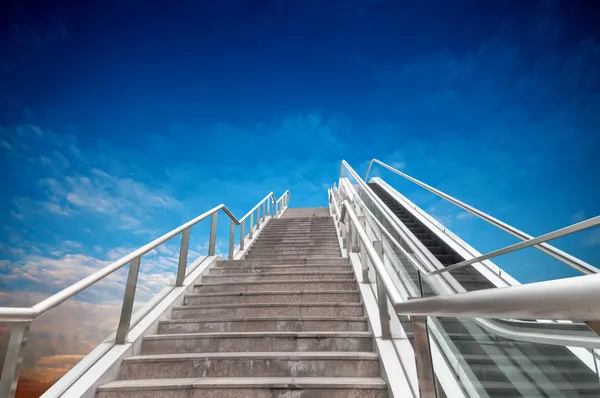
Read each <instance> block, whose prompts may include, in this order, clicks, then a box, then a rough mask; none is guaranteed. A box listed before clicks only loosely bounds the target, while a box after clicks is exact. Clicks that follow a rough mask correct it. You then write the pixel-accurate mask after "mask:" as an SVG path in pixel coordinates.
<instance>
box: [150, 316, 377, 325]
mask: <svg viewBox="0 0 600 398" xmlns="http://www.w3.org/2000/svg"><path fill="white" fill-rule="evenodd" d="M367 320H368V319H367V317H366V316H326V317H324V316H248V317H218V318H199V319H163V320H161V321H159V323H161V324H178V323H204V322H206V323H215V322H242V323H245V322H252V321H257V322H273V321H275V322H304V321H313V322H320V321H334V322H366V321H367Z"/></svg>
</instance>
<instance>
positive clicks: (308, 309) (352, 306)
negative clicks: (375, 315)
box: [172, 302, 363, 319]
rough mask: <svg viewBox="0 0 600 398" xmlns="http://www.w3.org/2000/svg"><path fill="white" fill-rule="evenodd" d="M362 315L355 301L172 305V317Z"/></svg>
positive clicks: (359, 305) (360, 304)
mask: <svg viewBox="0 0 600 398" xmlns="http://www.w3.org/2000/svg"><path fill="white" fill-rule="evenodd" d="M286 315H287V316H362V315H363V306H362V303H360V302H355V303H298V304H289V303H252V304H205V305H183V306H174V307H173V312H172V318H173V319H198V318H203V317H252V316H259V317H265V316H286Z"/></svg>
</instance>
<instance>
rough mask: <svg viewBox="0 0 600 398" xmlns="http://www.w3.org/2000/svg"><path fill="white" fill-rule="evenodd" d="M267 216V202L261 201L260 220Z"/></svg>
mask: <svg viewBox="0 0 600 398" xmlns="http://www.w3.org/2000/svg"><path fill="white" fill-rule="evenodd" d="M266 217H267V202H263V204H262V221H263V222H264V221H265V218H266Z"/></svg>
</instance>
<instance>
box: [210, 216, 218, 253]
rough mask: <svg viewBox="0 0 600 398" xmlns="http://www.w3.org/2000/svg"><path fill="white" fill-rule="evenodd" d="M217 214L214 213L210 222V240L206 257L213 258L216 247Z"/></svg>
mask: <svg viewBox="0 0 600 398" xmlns="http://www.w3.org/2000/svg"><path fill="white" fill-rule="evenodd" d="M217 214H218V213H217V212H214V213H213V215H212V217H211V222H210V238H209V241H208V255H209V256H214V255H215V249H216V246H217Z"/></svg>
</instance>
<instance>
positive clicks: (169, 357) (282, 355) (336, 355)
mask: <svg viewBox="0 0 600 398" xmlns="http://www.w3.org/2000/svg"><path fill="white" fill-rule="evenodd" d="M240 358H241V359H287V360H297V359H347V360H361V359H362V360H377V359H378V358H379V356H378V355H377V354H376V353H374V352H366V351H304V352H302V351H284V352H278V351H273V352H271V351H267V352H247V351H240V352H200V353H187V352H186V353H173V354H148V355H133V356H130V357H127V358H125V359H124V361H125V362H157V361H165V362H166V361H181V360H193V359H240Z"/></svg>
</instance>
